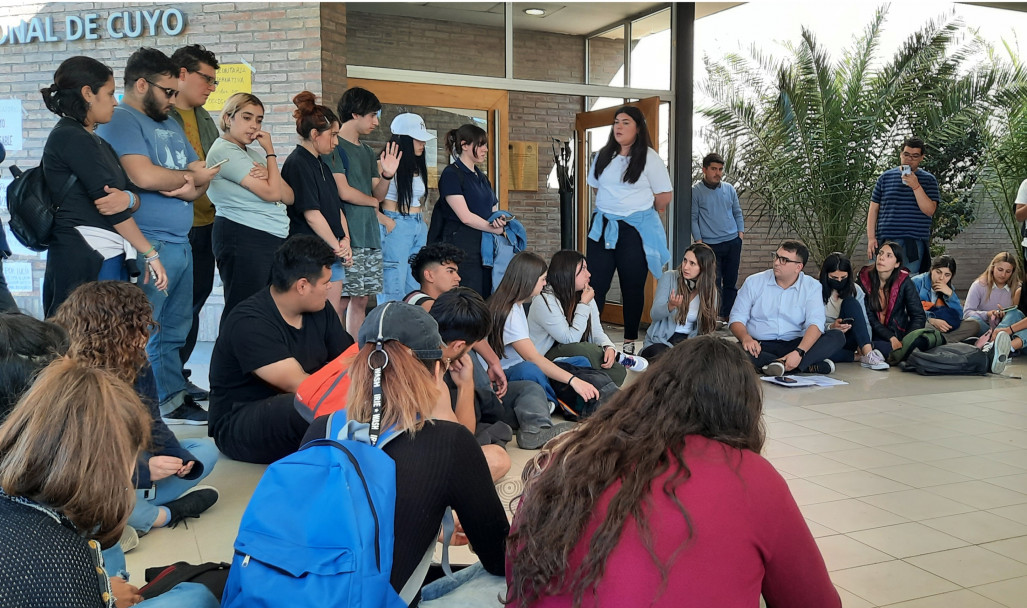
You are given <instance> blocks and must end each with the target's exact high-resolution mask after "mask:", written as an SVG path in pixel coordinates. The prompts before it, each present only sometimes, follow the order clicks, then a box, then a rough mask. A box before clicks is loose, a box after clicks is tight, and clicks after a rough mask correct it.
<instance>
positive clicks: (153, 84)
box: [144, 78, 178, 99]
mask: <svg viewBox="0 0 1027 608" xmlns="http://www.w3.org/2000/svg"><path fill="white" fill-rule="evenodd" d="M144 80H146V82H147V83H148V84H149V85H150V86H151V87H154V88H157V89H160V90H161V91H164V94H165V95H167V97H168V99H174V98H175V97H177V96H178V89H172V88H170V87H162V86H160V85H159V84H157V83H156V82H153V81H152V80H149V79H145V78H144Z"/></svg>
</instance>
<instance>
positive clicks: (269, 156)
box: [264, 154, 278, 158]
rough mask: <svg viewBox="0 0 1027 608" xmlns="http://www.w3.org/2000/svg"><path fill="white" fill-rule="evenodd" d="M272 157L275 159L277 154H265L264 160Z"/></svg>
mask: <svg viewBox="0 0 1027 608" xmlns="http://www.w3.org/2000/svg"><path fill="white" fill-rule="evenodd" d="M272 156H274V157H275V158H278V155H277V154H265V155H264V158H271V157H272Z"/></svg>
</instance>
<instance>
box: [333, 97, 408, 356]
mask: <svg viewBox="0 0 1027 608" xmlns="http://www.w3.org/2000/svg"><path fill="white" fill-rule="evenodd" d="M337 109H338V112H339V120H340V121H342V126H341V128H340V129H339V144H338V146H337V147H336V148H335V150H334V151H333V152H332V153H331V154H328V155H326V156H324V157H323V158H324V161H325V162H326V163H328V166H329V167H331V168H332V173H334V175H335V182H336V184H337V185H338V187H339V198H341V199H342V211H343V213H344V214H345V216H346V221H347V222H348V223H349V230H350V246H351V247H352V250H353V265H352V266H350V267H349V268H347V269H346V279H345V283H344V284H343V287H342V295H343V305H342V306H343V308H345V310H346V331H348V332H349V333H350V335H352V336H355V335H357V332H358V331H359V330H360V325H361V324H362V323H363V322H364V314H365V311H366V309H367V298H368V296H370V295H372V294H377V293H379V292H381V290H382V273H383V265H382V243H381V233H380V232H379V229H378V222H379V216H381V215H382V213H381V210H380V209H379V208H378V206H379V204H380V203H381V201H382V200H383V199H384V198H385V195H386V193H387V192H388V190H389V181H390V180H391V179H392V178H393V176H395V174H396V169H398V168H399V159H400V157H401V156H402V153H401V152H400V151H399V146H398V145H396V144H395V143H390V144H387V145H386V147H385V151H384V152H382V153H381V156H379V157H378V158H376V157H375V153H374V150H372V149H371V147H370V146H368V145H367V144H365V143H362V142H361V141H360V137H361V136H364V135H368V134H369V133H371V131H374V130H375V128H376V127H377V126H378V118H379V116H380V115H381V110H382V104H381V102H380V101H378V98H377V97H375V95H374V93H372V92H370V91H368V90H367V89H362V88H360V87H353V88H351V89H347V90H346V92H344V93H343V94H342V98H341V99H339V105H338V108H337ZM379 164H380V166H381V172H380V173H379Z"/></svg>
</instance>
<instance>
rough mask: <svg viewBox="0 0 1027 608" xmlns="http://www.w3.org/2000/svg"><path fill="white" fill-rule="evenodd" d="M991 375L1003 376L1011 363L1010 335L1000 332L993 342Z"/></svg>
mask: <svg viewBox="0 0 1027 608" xmlns="http://www.w3.org/2000/svg"><path fill="white" fill-rule="evenodd" d="M990 350H991V353H990V354H991V373H993V374H1001V373H1002V372H1004V371H1006V365H1007V364H1008V363H1009V352H1010V351H1011V350H1012V346H1011V345H1010V338H1009V334H1007V333H1006V332H1000V333H996V334H995V339H994V340H992V342H991V349H990Z"/></svg>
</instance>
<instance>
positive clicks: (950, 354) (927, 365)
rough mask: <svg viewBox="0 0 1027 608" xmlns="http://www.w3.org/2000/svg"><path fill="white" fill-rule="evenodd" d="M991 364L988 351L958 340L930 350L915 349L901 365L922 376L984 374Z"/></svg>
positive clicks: (905, 369)
mask: <svg viewBox="0 0 1027 608" xmlns="http://www.w3.org/2000/svg"><path fill="white" fill-rule="evenodd" d="M990 364H991V357H989V356H988V353H986V352H984V351H982V350H981V349H979V348H977V347H975V346H971V345H969V344H963V343H961V342H957V343H955V344H942V345H939V346H936V347H934V348H932V349H931V350H928V351H922V350H920V349H915V350H914V351H913V353H912V354H911V355H909V358H908V359H906V360H905V362H903V363H901V364H900V367H901V368H902V369H903V371H907V372H916V373H918V374H920V375H921V376H984V375H986V374H987V373H988V371H989V367H990Z"/></svg>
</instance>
